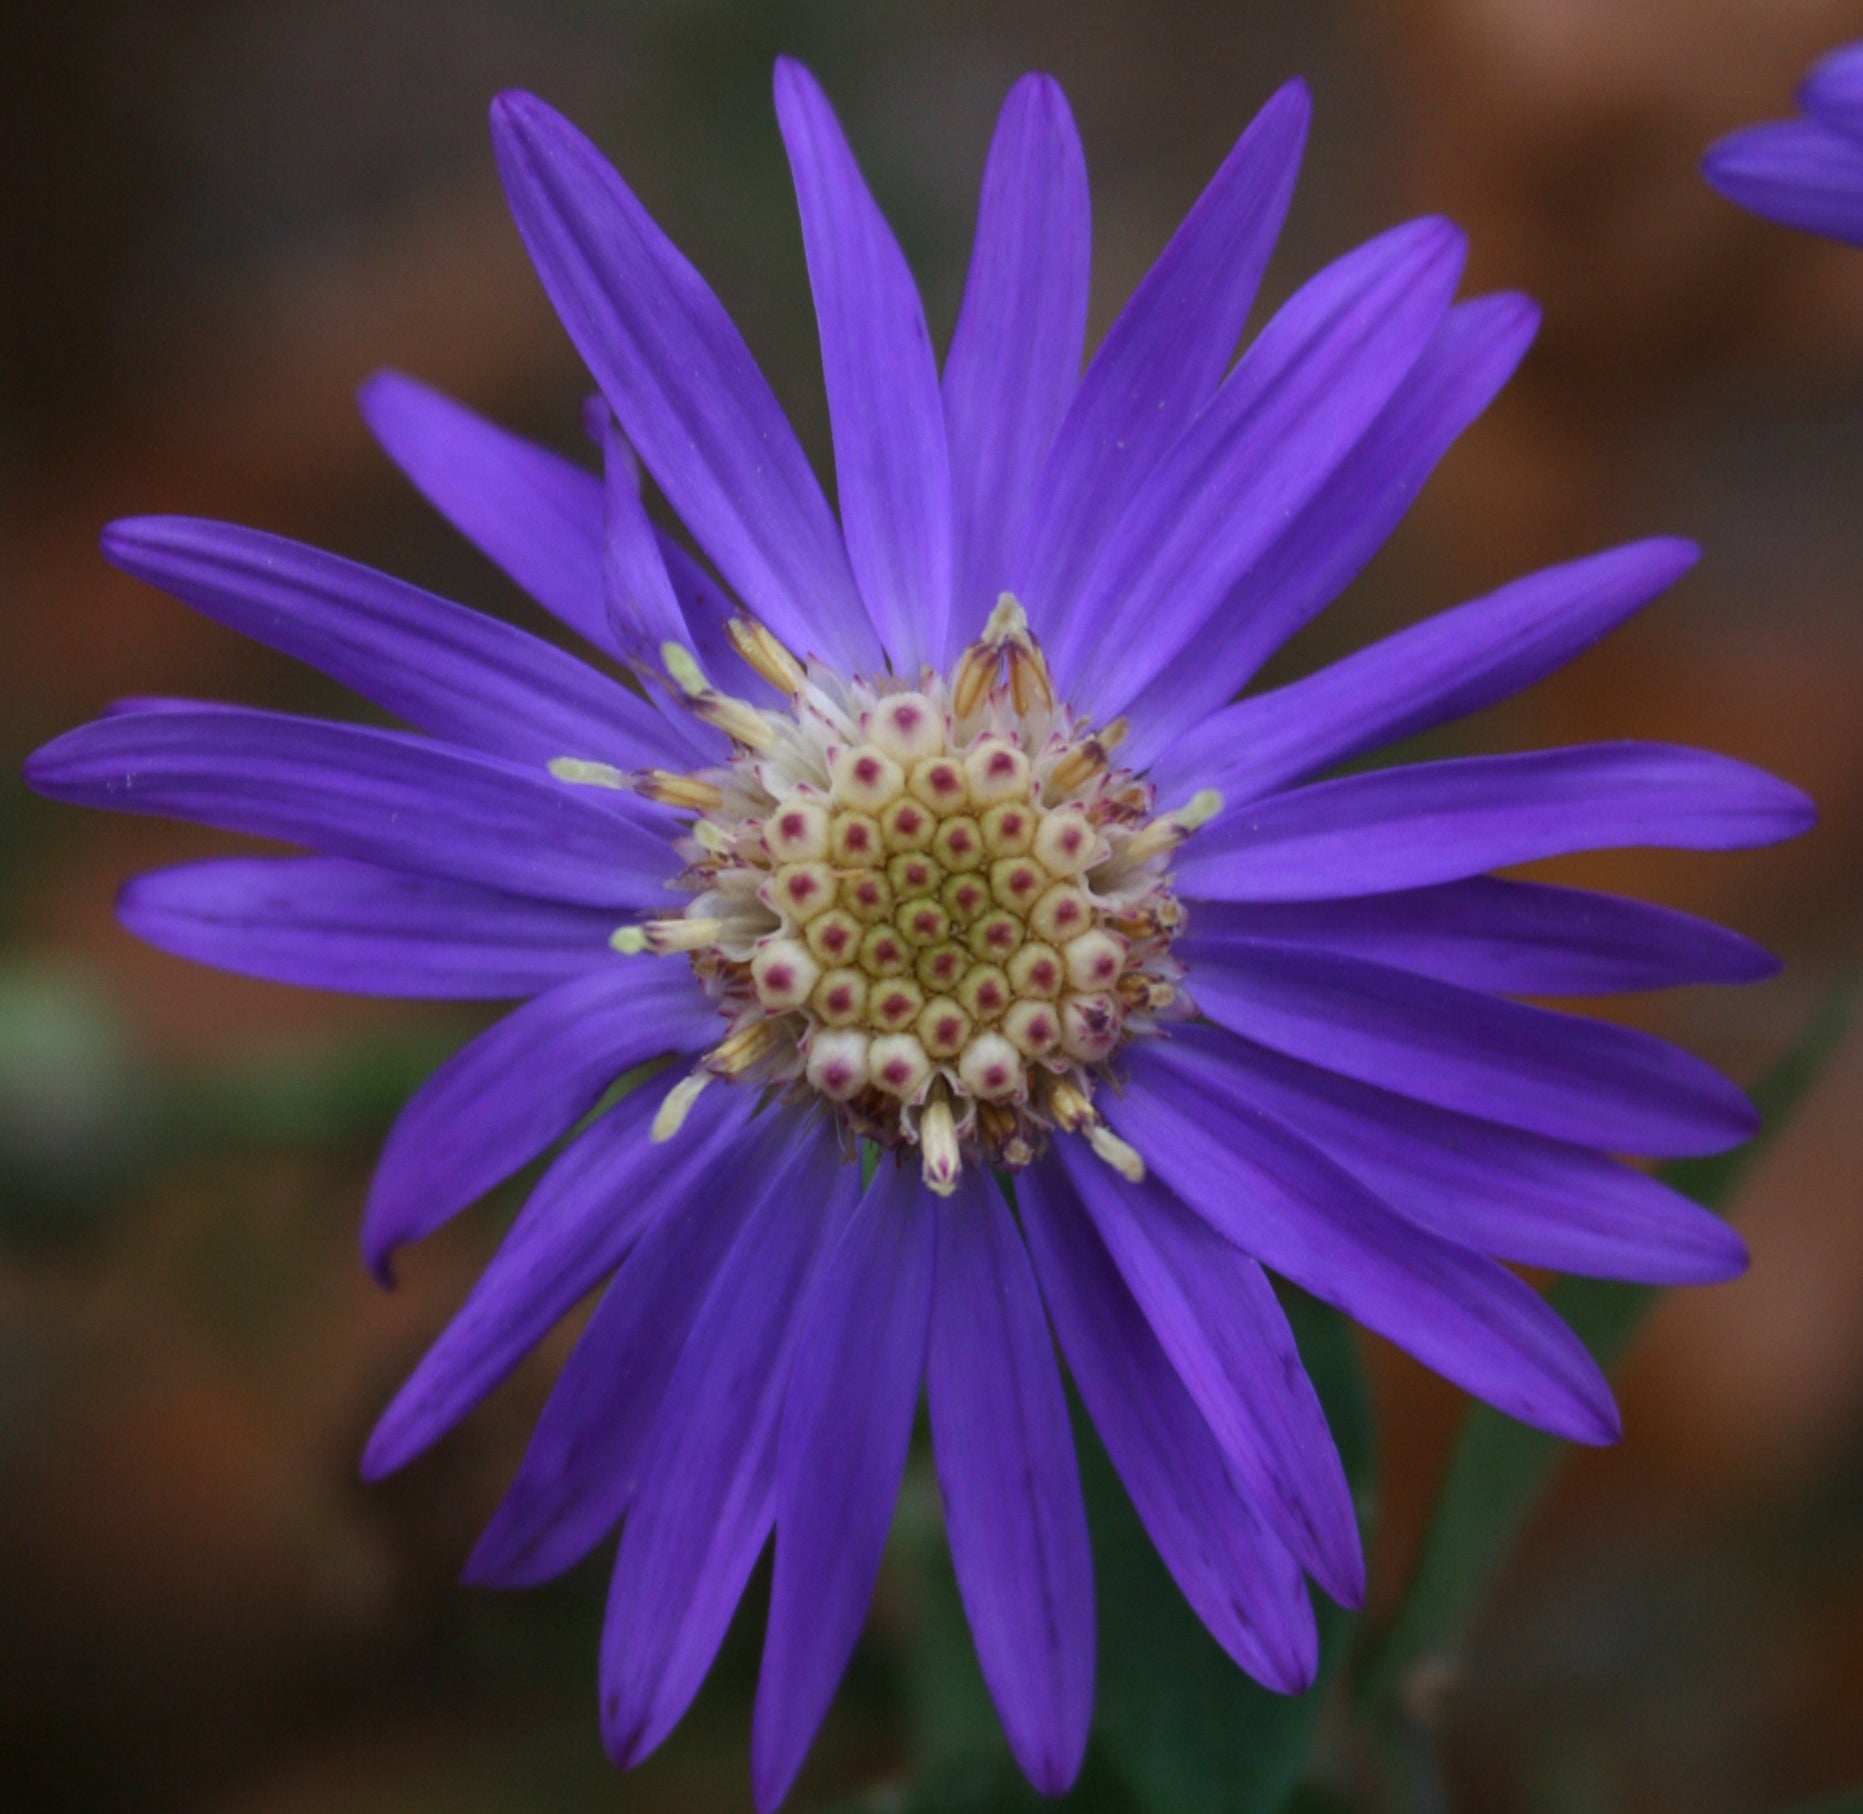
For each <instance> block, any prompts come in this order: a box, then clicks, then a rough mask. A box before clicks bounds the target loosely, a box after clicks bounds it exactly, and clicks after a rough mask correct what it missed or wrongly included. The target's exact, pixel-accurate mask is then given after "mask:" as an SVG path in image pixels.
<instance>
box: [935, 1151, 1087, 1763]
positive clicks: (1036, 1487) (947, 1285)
mask: <svg viewBox="0 0 1863 1814" xmlns="http://www.w3.org/2000/svg"><path fill="white" fill-rule="evenodd" d="M926 1381H927V1385H928V1388H929V1393H930V1398H931V1427H932V1453H933V1457H934V1459H935V1461H936V1463H937V1469H938V1488H939V1492H940V1494H941V1495H942V1497H943V1499H944V1515H945V1530H946V1534H947V1535H948V1537H949V1539H950V1543H951V1561H952V1564H953V1566H954V1567H955V1568H956V1570H957V1586H958V1593H959V1595H960V1596H961V1598H962V1599H963V1602H964V1612H965V1615H966V1617H967V1618H968V1619H969V1621H970V1633H971V1637H972V1639H973V1640H974V1641H975V1643H976V1646H977V1661H978V1662H979V1663H980V1664H981V1665H982V1668H983V1679H984V1682H985V1683H986V1684H987V1685H988V1687H989V1690H990V1698H991V1699H992V1700H993V1701H994V1702H995V1703H996V1711H997V1715H998V1717H999V1718H1000V1719H1001V1720H1002V1722H1003V1731H1004V1733H1005V1735H1006V1736H1007V1737H1008V1740H1009V1748H1010V1750H1011V1751H1013V1752H1014V1753H1015V1757H1016V1761H1017V1763H1019V1764H1020V1765H1021V1766H1022V1769H1023V1772H1024V1774H1025V1775H1027V1777H1028V1779H1029V1781H1030V1782H1032V1783H1033V1784H1034V1785H1035V1787H1036V1788H1037V1789H1039V1790H1041V1792H1042V1793H1043V1794H1044V1795H1058V1794H1060V1793H1061V1791H1062V1790H1064V1789H1065V1788H1067V1787H1068V1785H1069V1784H1070V1783H1072V1782H1073V1780H1074V1777H1075V1775H1076V1773H1077V1772H1078V1771H1079V1769H1080V1760H1081V1758H1082V1756H1083V1754H1084V1753H1085V1751H1086V1745H1087V1722H1088V1719H1089V1717H1090V1715H1091V1713H1092V1710H1093V1561H1092V1557H1091V1555H1090V1554H1089V1553H1088V1547H1087V1519H1086V1512H1085V1509H1084V1507H1083V1506H1082V1503H1081V1497H1080V1475H1079V1471H1078V1468H1077V1467H1076V1464H1075V1460H1074V1439H1073V1436H1072V1434H1071V1433H1070V1431H1069V1429H1068V1423H1067V1400H1066V1398H1065V1397H1064V1396H1063V1394H1062V1391H1061V1375H1060V1372H1059V1370H1058V1369H1057V1368H1056V1366H1055V1360H1054V1344H1053V1342H1052V1340H1051V1339H1050V1337H1049V1334H1048V1325H1047V1322H1046V1320H1045V1318H1044V1317H1043V1315H1042V1308H1041V1300H1040V1298H1039V1296H1038V1295H1037V1292H1036V1288H1035V1277H1034V1273H1033V1271H1032V1270H1031V1269H1030V1266H1029V1259H1028V1254H1027V1253H1026V1252H1025V1251H1024V1250H1023V1246H1022V1237H1021V1235H1020V1234H1019V1233H1018V1232H1017V1230H1016V1226H1015V1223H1014V1222H1013V1221H1012V1220H1011V1218H1010V1215H1009V1210H1008V1207H1007V1205H1005V1204H1004V1202H1003V1200H1002V1197H1001V1196H1000V1195H999V1193H998V1192H997V1189H996V1186H995V1185H994V1183H992V1182H990V1181H989V1180H987V1179H980V1178H979V1177H978V1176H977V1174H976V1172H975V1170H974V1168H973V1169H972V1170H969V1171H966V1173H965V1174H964V1182H963V1183H962V1184H960V1186H959V1187H958V1190H957V1192H956V1194H955V1195H953V1196H952V1197H950V1198H948V1199H947V1200H946V1201H945V1203H944V1204H942V1205H941V1206H940V1209H939V1214H938V1270H937V1280H936V1284H935V1285H934V1287H933V1294H932V1327H931V1345H930V1351H929V1354H928V1356H927V1362H926Z"/></svg>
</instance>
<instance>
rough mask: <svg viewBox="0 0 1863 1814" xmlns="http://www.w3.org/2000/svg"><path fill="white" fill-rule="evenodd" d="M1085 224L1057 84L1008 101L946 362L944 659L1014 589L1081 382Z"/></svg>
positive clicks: (1024, 85) (1034, 87) (1029, 84)
mask: <svg viewBox="0 0 1863 1814" xmlns="http://www.w3.org/2000/svg"><path fill="white" fill-rule="evenodd" d="M1091 232H1092V219H1091V214H1090V211H1089V207H1088V201H1087V167H1086V160H1085V158H1084V157H1083V155H1082V153H1081V149H1080V135H1079V133H1078V132H1076V131H1075V129H1074V119H1073V115H1072V114H1070V113H1069V112H1068V108H1067V98H1066V96H1064V95H1063V94H1062V92H1061V88H1060V85H1059V84H1058V83H1057V82H1055V81H1054V80H1052V79H1051V78H1050V77H1048V76H1039V75H1032V76H1024V77H1023V78H1022V80H1021V81H1019V82H1018V83H1017V84H1016V85H1015V87H1014V88H1012V89H1011V90H1010V91H1009V98H1008V99H1007V100H1006V101H1004V103H1003V111H1002V116H1001V118H1000V119H999V120H998V121H997V123H996V136H995V138H994V139H993V140H992V141H991V143H990V158H989V162H988V164H986V165H985V166H984V172H983V198H982V200H981V201H980V202H979V204H978V207H977V237H976V243H975V245H974V246H973V247H972V249H971V254H970V275H969V277H968V278H967V279H966V281H965V284H964V301H963V306H962V307H961V308H960V309H959V310H958V315H957V328H956V331H955V332H954V333H953V334H952V336H951V350H950V353H949V354H948V355H947V356H946V359H945V362H944V420H945V430H946V434H947V436H948V438H949V441H950V450H951V494H952V503H953V510H954V514H955V522H954V534H955V537H956V551H955V556H954V562H953V565H954V567H955V573H956V577H955V582H954V586H953V594H952V597H953V611H952V617H951V628H950V634H949V636H948V638H947V649H946V654H947V655H954V654H955V653H956V652H957V649H958V648H959V646H960V645H961V644H963V643H964V642H965V641H967V640H968V639H969V638H970V637H972V636H974V635H975V634H976V633H977V630H978V627H979V626H980V625H981V623H982V621H983V619H984V617H985V616H986V615H987V614H988V612H989V610H990V608H991V607H992V606H993V605H994V604H995V603H996V599H997V595H998V593H999V592H1001V590H1002V589H1003V588H1004V587H1005V586H1006V585H1008V583H1009V577H1010V565H1009V563H1010V558H1011V556H1012V555H1013V554H1014V552H1015V547H1016V542H1017V540H1018V538H1019V537H1020V536H1021V534H1022V531H1023V525H1024V523H1025V521H1026V520H1027V517H1028V512H1029V503H1030V500H1031V499H1032V498H1033V496H1034V493H1035V484H1036V480H1037V479H1038V477H1039V476H1040V474H1041V470H1042V462H1043V461H1044V460H1045V459H1046V458H1047V457H1048V450H1049V448H1050V447H1051V446H1053V444H1054V437H1055V432H1056V430H1057V429H1059V427H1060V426H1061V419H1062V417H1063V416H1064V415H1065V414H1066V412H1067V406H1068V402H1069V400H1070V399H1071V398H1072V397H1073V394H1074V386H1075V383H1076V381H1077V380H1078V378H1079V376H1080V355H1081V348H1082V347H1083V345H1084V344H1085V341H1086V332H1087V277H1088V252H1089V246H1090V242H1091Z"/></svg>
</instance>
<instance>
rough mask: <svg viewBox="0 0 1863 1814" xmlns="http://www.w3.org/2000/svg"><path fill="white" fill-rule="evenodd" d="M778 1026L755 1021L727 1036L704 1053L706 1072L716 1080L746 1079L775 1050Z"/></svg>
mask: <svg viewBox="0 0 1863 1814" xmlns="http://www.w3.org/2000/svg"><path fill="white" fill-rule="evenodd" d="M777 1025H778V1023H777V1022H775V1021H773V1020H753V1021H751V1022H749V1023H748V1024H747V1025H745V1026H741V1027H739V1028H738V1029H737V1030H736V1032H734V1033H727V1034H726V1035H725V1037H724V1038H723V1039H721V1040H720V1041H719V1042H718V1043H717V1044H716V1045H715V1046H713V1047H712V1049H711V1050H710V1051H709V1052H707V1053H706V1054H705V1058H704V1064H705V1068H706V1070H708V1071H710V1072H711V1073H712V1074H713V1075H714V1076H717V1077H741V1076H743V1074H744V1073H745V1072H746V1071H748V1070H749V1069H750V1068H751V1066H752V1065H754V1064H756V1063H757V1062H758V1061H759V1060H761V1059H764V1058H767V1057H768V1056H769V1055H770V1053H771V1052H772V1051H773V1050H774V1049H775V1047H776V1044H777V1038H778V1035H777V1030H776V1029H777Z"/></svg>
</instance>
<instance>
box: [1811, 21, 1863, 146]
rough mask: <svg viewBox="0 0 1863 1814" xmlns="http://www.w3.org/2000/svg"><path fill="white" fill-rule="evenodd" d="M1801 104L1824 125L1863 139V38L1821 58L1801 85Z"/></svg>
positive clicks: (1840, 46)
mask: <svg viewBox="0 0 1863 1814" xmlns="http://www.w3.org/2000/svg"><path fill="white" fill-rule="evenodd" d="M1798 103H1799V105H1800V106H1801V107H1803V108H1804V110H1805V111H1806V112H1807V113H1809V114H1812V115H1814V116H1816V117H1817V118H1818V119H1820V120H1822V121H1823V122H1824V123H1825V125H1827V126H1835V127H1836V128H1837V130H1838V131H1839V132H1847V133H1848V134H1849V135H1850V136H1851V137H1852V138H1854V139H1863V41H1859V42H1857V43H1855V44H1843V45H1839V46H1838V48H1837V49H1836V50H1833V51H1830V52H1828V53H1827V54H1826V55H1824V56H1823V57H1820V58H1819V59H1818V61H1817V62H1816V63H1814V64H1813V65H1812V66H1811V68H1810V69H1809V70H1808V71H1807V72H1806V74H1805V79H1804V80H1803V81H1802V82H1800V83H1799V85H1798Z"/></svg>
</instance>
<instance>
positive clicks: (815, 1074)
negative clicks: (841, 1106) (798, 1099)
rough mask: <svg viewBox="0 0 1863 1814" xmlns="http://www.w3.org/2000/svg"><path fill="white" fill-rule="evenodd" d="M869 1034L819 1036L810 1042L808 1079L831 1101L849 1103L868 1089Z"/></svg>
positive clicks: (840, 1033) (851, 1033) (847, 1033)
mask: <svg viewBox="0 0 1863 1814" xmlns="http://www.w3.org/2000/svg"><path fill="white" fill-rule="evenodd" d="M869 1062H870V1059H869V1042H868V1039H867V1036H866V1034H865V1033H856V1032H851V1031H849V1032H828V1033H817V1034H816V1035H815V1037H814V1038H813V1039H812V1040H811V1041H810V1042H809V1061H808V1079H809V1082H810V1083H811V1084H813V1085H814V1086H815V1088H816V1089H818V1090H820V1091H821V1093H822V1094H823V1095H824V1096H826V1097H827V1098H828V1099H829V1100H830V1101H831V1102H845V1101H847V1099H848V1098H849V1097H850V1096H858V1095H859V1094H860V1092H861V1091H862V1090H864V1089H865V1088H866V1087H867V1067H868V1064H869Z"/></svg>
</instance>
